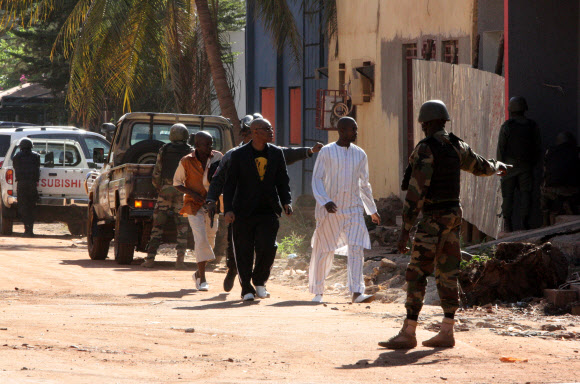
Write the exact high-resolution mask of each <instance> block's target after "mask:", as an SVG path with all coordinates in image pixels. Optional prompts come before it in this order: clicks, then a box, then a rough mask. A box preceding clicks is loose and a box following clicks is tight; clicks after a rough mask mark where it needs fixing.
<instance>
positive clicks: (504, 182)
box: [501, 168, 534, 225]
mask: <svg viewBox="0 0 580 384" xmlns="http://www.w3.org/2000/svg"><path fill="white" fill-rule="evenodd" d="M533 183H534V170H533V169H532V168H524V169H515V168H514V169H511V170H510V172H508V174H507V175H506V176H504V177H502V179H501V195H502V198H503V202H502V205H501V210H502V214H503V217H504V218H506V219H511V218H512V214H513V211H514V197H515V192H516V188H517V189H518V190H519V192H520V215H521V217H522V220H523V221H524V225H526V223H525V221H526V220H527V219H528V218H529V216H530V209H531V206H532V186H533Z"/></svg>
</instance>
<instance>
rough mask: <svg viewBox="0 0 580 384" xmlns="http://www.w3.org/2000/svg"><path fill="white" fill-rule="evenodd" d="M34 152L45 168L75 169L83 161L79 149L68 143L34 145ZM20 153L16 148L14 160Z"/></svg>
mask: <svg viewBox="0 0 580 384" xmlns="http://www.w3.org/2000/svg"><path fill="white" fill-rule="evenodd" d="M34 151H35V152H36V153H38V154H39V155H40V165H41V166H44V167H74V166H77V165H79V164H80V162H81V161H82V157H81V154H80V153H79V151H78V149H77V148H76V147H75V146H74V145H71V144H67V143H62V144H60V143H42V142H40V143H39V142H35V143H34ZM18 152H20V148H18V147H16V148H14V152H13V153H12V158H14V156H16V154H17V153H18Z"/></svg>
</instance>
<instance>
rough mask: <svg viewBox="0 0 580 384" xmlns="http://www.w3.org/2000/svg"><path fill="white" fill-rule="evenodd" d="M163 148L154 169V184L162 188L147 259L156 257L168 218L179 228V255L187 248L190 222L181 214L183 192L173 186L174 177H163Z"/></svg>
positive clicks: (156, 207) (156, 206)
mask: <svg viewBox="0 0 580 384" xmlns="http://www.w3.org/2000/svg"><path fill="white" fill-rule="evenodd" d="M162 164H163V148H162V149H161V150H160V151H159V154H158V155H157V161H156V162H155V168H154V169H153V185H154V186H155V187H156V188H157V189H158V190H160V191H159V196H158V197H157V203H156V204H155V210H154V211H153V229H152V230H151V238H150V240H149V244H147V260H153V259H155V255H156V254H157V249H158V248H159V245H161V240H162V236H163V227H164V226H165V224H166V223H167V220H173V221H175V225H176V228H177V245H176V247H175V249H176V250H177V256H178V257H180V256H184V255H185V250H186V248H187V234H188V231H189V223H188V221H187V217H186V216H182V215H180V214H179V211H180V210H181V209H182V208H183V193H181V192H179V191H178V190H177V189H176V188H175V187H173V179H170V178H163V177H162Z"/></svg>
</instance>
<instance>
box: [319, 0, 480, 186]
mask: <svg viewBox="0 0 580 384" xmlns="http://www.w3.org/2000/svg"><path fill="white" fill-rule="evenodd" d="M364 4H365V6H364V7H361V6H360V2H354V1H348V0H337V11H338V47H339V52H338V56H337V57H334V55H332V54H331V55H330V56H329V81H328V84H329V88H330V89H338V87H339V81H338V72H339V64H340V63H344V64H345V66H346V81H347V82H348V80H349V78H354V77H355V76H356V73H355V72H354V70H353V61H355V62H356V60H359V59H364V60H365V61H372V62H373V63H375V80H374V83H375V87H374V95H373V97H372V98H371V101H370V102H366V103H363V104H362V105H359V106H357V110H356V118H357V121H358V124H359V139H358V142H357V144H358V145H360V146H361V147H362V148H363V149H364V150H365V151H366V152H367V154H368V156H369V166H370V177H371V183H372V186H373V191H374V195H375V198H379V197H387V196H389V195H390V194H397V195H399V194H400V189H399V186H400V181H401V179H402V174H403V171H404V167H405V164H406V163H407V156H408V154H407V150H406V149H405V148H406V147H407V143H406V133H405V134H404V132H405V130H406V126H404V122H405V118H404V116H405V109H404V105H405V99H406V91H405V90H404V89H403V85H404V83H405V82H404V79H403V65H404V59H403V45H404V44H408V43H416V44H417V47H418V51H419V54H420V52H421V47H422V45H423V42H424V41H426V40H427V39H433V40H435V44H436V60H441V51H442V49H441V48H442V41H444V40H458V48H459V51H458V52H459V54H458V56H459V57H458V59H459V63H468V64H470V63H471V31H472V28H473V23H472V21H473V15H472V12H473V0H417V1H412V2H411V1H398V0H365V2H364ZM330 52H334V43H333V42H331V44H330ZM416 112H417V111H415V114H414V116H415V118H414V119H413V120H414V121H416V115H417V113H416ZM335 137H336V135H332V136H331V137H330V138H329V139H333V138H335Z"/></svg>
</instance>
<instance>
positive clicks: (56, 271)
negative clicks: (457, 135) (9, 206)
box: [0, 225, 580, 383]
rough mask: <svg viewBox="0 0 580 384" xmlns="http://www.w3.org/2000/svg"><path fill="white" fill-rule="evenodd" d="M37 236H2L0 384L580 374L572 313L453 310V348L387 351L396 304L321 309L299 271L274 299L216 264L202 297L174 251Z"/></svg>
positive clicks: (432, 312) (53, 229) (429, 313)
mask: <svg viewBox="0 0 580 384" xmlns="http://www.w3.org/2000/svg"><path fill="white" fill-rule="evenodd" d="M15 229H16V231H17V232H22V228H21V227H19V226H16V227H15ZM37 232H38V233H40V234H41V235H40V236H38V237H37V238H34V239H24V238H19V237H0V266H1V270H2V280H1V281H0V294H1V295H2V301H1V304H0V307H1V308H0V309H1V311H2V312H1V313H2V316H1V318H0V382H1V383H162V382H163V383H166V382H170V383H185V382H207V383H256V382H274V383H378V382H387V383H389V382H392V383H406V382H413V383H438V382H448V383H525V382H530V383H556V382H573V381H578V380H580V379H579V378H580V374H579V373H578V372H579V371H580V353H579V350H580V342H579V341H578V339H577V338H576V339H574V338H575V337H576V336H577V335H578V332H580V324H579V318H578V317H574V316H570V315H566V316H561V317H546V316H543V315H541V314H538V313H530V311H525V310H520V309H514V310H511V309H507V308H503V309H502V308H487V309H479V310H470V311H465V312H460V313H459V314H458V318H459V319H460V325H461V326H460V327H459V328H463V329H467V331H466V332H457V334H456V339H457V346H456V347H455V348H454V349H449V350H433V349H430V348H424V347H418V348H416V349H414V350H411V351H388V350H384V349H381V348H380V347H378V346H377V344H376V343H377V341H379V340H384V339H386V338H388V337H389V336H391V335H393V334H394V333H396V332H397V330H398V328H399V327H400V321H401V315H402V313H403V311H404V309H403V307H402V305H401V304H376V303H372V304H370V305H367V304H364V305H351V304H349V303H348V300H347V298H346V297H345V295H344V294H343V293H340V294H338V293H337V294H333V295H327V297H328V300H329V303H328V304H327V305H326V306H324V305H312V304H311V303H310V302H309V300H310V298H311V295H310V294H308V292H307V289H306V280H305V278H300V277H297V278H296V279H289V278H288V279H285V278H283V277H284V276H285V275H283V272H282V271H280V272H276V279H274V281H273V282H271V283H270V284H269V285H268V288H269V290H270V291H271V292H272V298H270V299H265V300H261V301H256V302H254V303H242V302H241V301H240V300H239V288H238V287H237V286H236V288H234V290H233V292H232V293H231V294H229V295H228V294H224V293H223V292H221V282H222V279H223V276H224V275H223V273H217V271H219V269H216V272H212V273H209V278H208V280H209V282H210V284H212V286H211V290H210V291H209V292H197V291H196V290H195V289H194V285H193V281H192V280H191V273H192V271H177V270H175V269H174V268H173V267H172V262H171V257H170V256H169V255H165V254H162V255H161V257H160V260H161V261H162V262H161V263H160V267H159V268H156V269H153V270H146V269H144V268H141V267H139V266H138V265H131V266H119V265H117V264H115V262H114V261H112V260H106V261H91V260H90V259H89V258H88V255H87V251H86V245H85V243H84V242H83V240H84V239H80V238H73V237H71V236H68V235H67V231H66V229H65V228H64V227H63V226H59V225H53V226H38V228H37ZM140 256H143V255H142V254H140ZM189 261H191V259H190V260H189ZM278 265H279V268H278V269H283V268H284V267H283V263H282V264H280V263H279V264H278ZM281 265H282V266H281ZM191 268H192V269H193V264H191ZM290 282H292V284H293V285H290ZM420 320H421V323H422V326H421V328H420V329H419V331H418V338H419V339H420V340H424V339H426V338H428V337H430V336H432V335H433V332H431V331H429V330H426V328H428V329H433V328H434V326H433V322H435V321H436V320H439V308H437V307H432V306H426V307H425V310H424V314H423V316H422V317H421V319H420ZM542 325H544V326H545V325H554V326H556V328H561V329H560V330H557V331H556V332H563V333H562V334H557V333H554V332H548V331H542V330H541V327H542ZM562 328H563V329H562ZM545 329H548V328H545ZM512 335H516V336H512ZM524 335H536V336H534V337H521V336H524ZM538 336H541V337H538ZM564 337H570V338H571V339H565V338H564ZM502 356H509V357H515V358H521V359H527V362H520V363H503V362H501V361H500V357H502Z"/></svg>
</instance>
